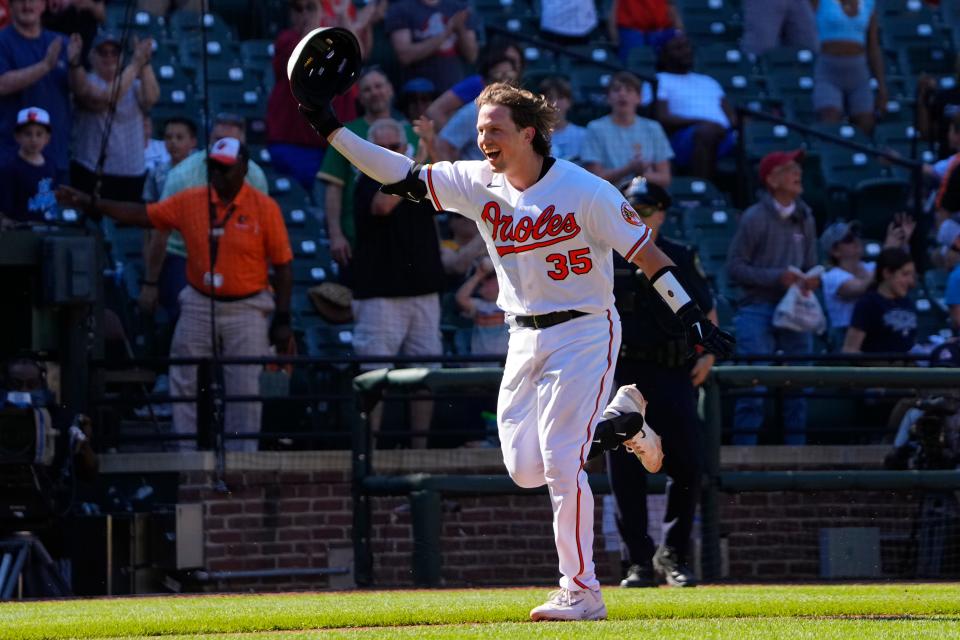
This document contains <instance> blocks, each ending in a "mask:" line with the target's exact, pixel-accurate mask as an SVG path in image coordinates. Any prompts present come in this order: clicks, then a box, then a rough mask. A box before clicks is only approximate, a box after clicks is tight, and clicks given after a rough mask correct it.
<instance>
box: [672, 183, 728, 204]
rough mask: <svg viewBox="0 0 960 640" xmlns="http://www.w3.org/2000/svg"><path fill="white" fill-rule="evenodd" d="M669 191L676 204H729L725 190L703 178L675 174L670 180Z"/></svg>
mask: <svg viewBox="0 0 960 640" xmlns="http://www.w3.org/2000/svg"><path fill="white" fill-rule="evenodd" d="M669 191H670V195H671V196H672V197H673V202H674V205H676V206H682V207H687V208H690V207H696V206H699V205H704V206H710V207H724V206H726V205H727V198H726V196H725V195H724V194H723V192H721V191H720V189H718V188H717V187H716V185H714V184H713V183H712V182H710V181H709V180H705V179H703V178H691V177H687V176H674V177H673V180H671V181H670V189H669Z"/></svg>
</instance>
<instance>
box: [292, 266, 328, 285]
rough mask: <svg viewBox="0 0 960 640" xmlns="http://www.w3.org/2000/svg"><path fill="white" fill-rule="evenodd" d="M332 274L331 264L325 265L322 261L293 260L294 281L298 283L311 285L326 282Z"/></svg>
mask: <svg viewBox="0 0 960 640" xmlns="http://www.w3.org/2000/svg"><path fill="white" fill-rule="evenodd" d="M330 275H331V274H330V269H329V265H326V266H325V265H323V264H322V263H321V262H320V261H310V260H294V261H293V282H294V284H296V285H302V286H306V287H311V286H313V285H315V284H320V283H321V282H325V281H326V280H327V279H328V278H329V277H330Z"/></svg>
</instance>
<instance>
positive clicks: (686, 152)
mask: <svg viewBox="0 0 960 640" xmlns="http://www.w3.org/2000/svg"><path fill="white" fill-rule="evenodd" d="M696 132H697V125H695V124H692V125H690V126H689V127H684V128H683V129H680V130H679V131H677V132H676V133H674V134H673V135H672V136H670V146H672V147H673V153H674V155H675V157H674V159H673V161H674V163H675V164H676V165H677V166H678V167H687V166H689V165H690V162H691V161H692V160H693V149H694V137H695V135H696ZM736 148H737V132H736V130H735V129H728V130H727V135H725V136H724V137H723V140H721V141H720V144H719V145H717V159H720V158H726V157H727V156H729V155H731V154H732V153H733V151H734V149H736Z"/></svg>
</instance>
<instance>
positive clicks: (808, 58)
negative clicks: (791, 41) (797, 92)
mask: <svg viewBox="0 0 960 640" xmlns="http://www.w3.org/2000/svg"><path fill="white" fill-rule="evenodd" d="M816 57H817V56H816V53H815V52H813V51H811V50H809V49H798V48H794V47H776V48H774V49H771V50H769V51H767V52H766V53H764V54H763V55H762V56H760V65H761V66H762V67H763V70H764V72H765V73H766V74H767V75H768V76H774V75H777V74H780V73H791V74H797V75H807V76H811V77H813V63H814V61H815V60H816Z"/></svg>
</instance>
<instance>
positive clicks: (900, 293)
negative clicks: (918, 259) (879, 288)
mask: <svg viewBox="0 0 960 640" xmlns="http://www.w3.org/2000/svg"><path fill="white" fill-rule="evenodd" d="M883 283H884V285H886V288H887V290H888V291H889V292H890V293H891V294H892V295H893V297H895V298H906V297H907V295H908V294H909V293H910V291H911V289H913V288H914V287H915V286H916V284H917V270H916V267H914V265H913V263H912V262H908V263H907V264H905V265H903V266H902V267H900V268H899V269H897V270H895V271H892V270H890V269H884V272H883Z"/></svg>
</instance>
